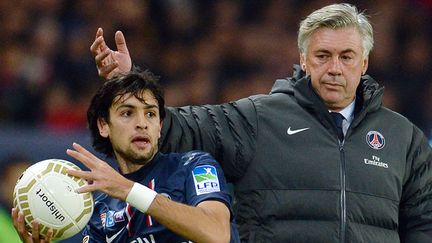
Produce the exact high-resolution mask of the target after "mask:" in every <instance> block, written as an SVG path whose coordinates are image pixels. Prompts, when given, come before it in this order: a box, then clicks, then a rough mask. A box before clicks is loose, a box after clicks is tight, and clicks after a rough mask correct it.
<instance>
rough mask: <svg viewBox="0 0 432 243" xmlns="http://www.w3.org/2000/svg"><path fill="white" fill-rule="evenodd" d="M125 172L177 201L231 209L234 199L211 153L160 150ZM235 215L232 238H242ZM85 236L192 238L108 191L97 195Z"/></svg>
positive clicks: (143, 240) (135, 241)
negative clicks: (209, 202) (214, 202)
mask: <svg viewBox="0 0 432 243" xmlns="http://www.w3.org/2000/svg"><path fill="white" fill-rule="evenodd" d="M124 176H125V177H126V178H128V179H130V180H132V181H135V182H138V183H140V184H143V185H145V186H147V187H149V188H151V189H153V190H155V191H156V192H158V193H159V194H161V195H164V196H166V197H168V198H170V199H171V200H173V201H176V202H180V203H184V204H188V205H191V206H196V205H197V204H199V203H200V202H202V201H205V200H217V201H221V202H223V203H225V204H226V205H227V207H228V208H229V209H230V211H231V202H232V201H231V200H232V199H231V195H230V193H229V188H228V187H227V184H226V181H225V178H224V175H223V171H222V169H221V168H220V166H219V164H218V163H217V162H216V161H215V159H214V158H213V157H212V156H211V155H209V154H208V153H204V152H201V151H191V152H188V153H170V154H163V153H157V154H156V155H155V157H154V159H153V160H152V161H151V162H149V164H147V165H146V166H143V167H142V168H141V169H139V170H138V171H135V172H133V173H130V174H125V175H124ZM231 215H232V211H231ZM231 218H232V222H231V242H240V240H239V236H238V232H237V229H236V226H235V222H234V219H233V217H232V216H231ZM83 236H84V238H83V242H89V243H90V242H113V243H114V242H121V243H124V242H132V243H155V242H189V241H188V240H187V239H184V238H182V237H181V236H179V235H177V234H175V233H174V232H172V231H170V230H169V229H167V228H166V227H165V226H164V225H162V224H159V223H158V222H157V221H155V220H154V219H153V218H152V217H151V216H149V215H147V214H144V213H142V212H140V211H139V210H137V209H135V208H134V207H131V206H130V205H129V204H128V203H126V202H124V201H121V200H118V199H115V198H111V197H109V196H108V195H106V194H100V195H99V196H98V197H97V198H96V200H95V209H94V212H93V215H92V217H91V219H90V221H89V223H88V224H87V226H86V228H85V229H84V231H83Z"/></svg>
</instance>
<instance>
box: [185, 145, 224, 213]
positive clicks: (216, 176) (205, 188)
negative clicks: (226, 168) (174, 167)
mask: <svg viewBox="0 0 432 243" xmlns="http://www.w3.org/2000/svg"><path fill="white" fill-rule="evenodd" d="M182 159H183V160H189V163H187V167H186V168H185V169H186V181H185V190H186V191H185V196H186V202H187V204H189V205H192V206H196V205H197V204H199V203H200V202H203V201H206V200H217V201H220V202H223V203H225V204H226V205H227V207H228V208H229V209H231V200H232V198H231V194H230V190H229V187H228V185H227V183H226V180H225V176H224V173H223V171H222V169H221V167H220V165H219V164H218V163H217V162H216V160H215V159H214V158H213V157H212V156H211V155H210V154H208V153H203V152H196V151H192V152H189V153H186V154H185V155H184V156H183V158H182Z"/></svg>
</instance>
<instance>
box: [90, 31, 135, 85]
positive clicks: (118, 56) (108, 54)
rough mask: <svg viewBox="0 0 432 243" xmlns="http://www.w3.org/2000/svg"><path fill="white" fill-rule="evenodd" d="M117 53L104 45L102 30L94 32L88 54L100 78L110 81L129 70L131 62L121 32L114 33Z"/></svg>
mask: <svg viewBox="0 0 432 243" xmlns="http://www.w3.org/2000/svg"><path fill="white" fill-rule="evenodd" d="M114 38H115V43H116V48H117V51H113V50H111V49H110V48H109V47H108V46H107V45H106V43H105V40H104V37H103V30H102V28H98V30H97V31H96V38H95V40H94V42H93V43H92V45H91V46H90V52H91V53H92V55H93V57H94V58H95V62H96V67H97V70H98V74H99V76H100V77H102V78H104V79H110V78H112V77H113V76H115V75H117V74H119V73H125V72H128V71H130V70H131V68H132V60H131V57H130V55H129V51H128V49H127V46H126V39H125V38H124V36H123V33H122V32H121V31H117V32H116V33H115V36H114Z"/></svg>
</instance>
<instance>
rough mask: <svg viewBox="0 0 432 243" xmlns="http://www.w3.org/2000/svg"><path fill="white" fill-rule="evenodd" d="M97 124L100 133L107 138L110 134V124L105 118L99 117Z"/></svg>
mask: <svg viewBox="0 0 432 243" xmlns="http://www.w3.org/2000/svg"><path fill="white" fill-rule="evenodd" d="M97 126H98V128H99V134H100V135H101V136H102V137H104V138H107V137H108V135H109V126H108V123H107V122H106V121H105V119H103V118H101V117H99V118H98V120H97Z"/></svg>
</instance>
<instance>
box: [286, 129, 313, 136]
mask: <svg viewBox="0 0 432 243" xmlns="http://www.w3.org/2000/svg"><path fill="white" fill-rule="evenodd" d="M308 129H309V127H305V128H301V129H296V130H291V127H288V130H287V133H288V135H293V134H296V133H299V132H303V131H306V130H308Z"/></svg>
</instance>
